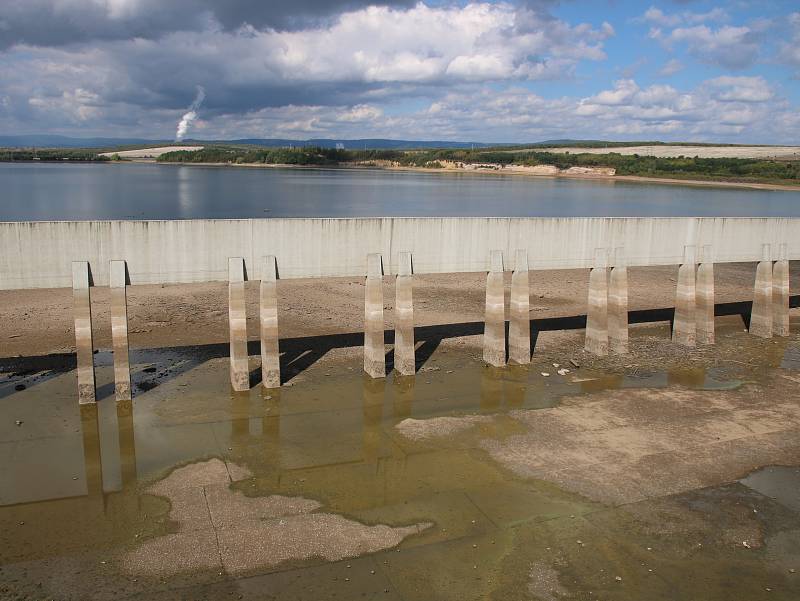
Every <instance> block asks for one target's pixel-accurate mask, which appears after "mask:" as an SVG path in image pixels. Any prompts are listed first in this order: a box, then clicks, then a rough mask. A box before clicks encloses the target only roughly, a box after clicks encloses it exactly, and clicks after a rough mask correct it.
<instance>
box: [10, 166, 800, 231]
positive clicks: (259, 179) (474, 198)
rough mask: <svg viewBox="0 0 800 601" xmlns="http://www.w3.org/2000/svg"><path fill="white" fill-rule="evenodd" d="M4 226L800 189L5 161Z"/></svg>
mask: <svg viewBox="0 0 800 601" xmlns="http://www.w3.org/2000/svg"><path fill="white" fill-rule="evenodd" d="M0 190H1V191H2V193H1V195H0V221H26V220H51V219H52V220H73V219H76V220H84V219H203V218H247V217H363V216H367V217H370V216H475V217H490V216H498V217H561V216H578V217H592V216H610V217H623V216H634V217H635V216H659V217H669V216H742V217H753V216H767V217H770V216H775V217H797V216H800V192H787V191H769V190H747V189H729V188H707V187H692V186H674V185H658V184H647V183H631V182H614V181H585V180H575V179H550V178H530V177H522V176H510V175H506V176H498V175H493V174H486V175H480V174H477V175H476V174H463V173H462V174H439V173H412V172H396V171H395V172H392V171H378V170H336V169H302V170H301V169H245V168H241V169H235V168H228V167H201V166H180V165H158V164H147V163H136V164H122V165H119V164H112V165H108V164H105V165H104V164H70V165H64V164H46V163H45V164H31V163H0Z"/></svg>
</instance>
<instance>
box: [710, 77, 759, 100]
mask: <svg viewBox="0 0 800 601" xmlns="http://www.w3.org/2000/svg"><path fill="white" fill-rule="evenodd" d="M706 83H707V84H708V86H709V87H710V88H711V90H712V92H711V93H712V95H713V96H714V98H716V99H717V100H722V101H726V102H765V101H767V100H770V99H771V98H772V97H773V93H772V90H771V89H770V87H769V84H768V83H767V81H766V80H765V79H764V78H763V77H761V76H758V77H733V76H730V75H726V76H723V77H717V78H714V79H710V80H708V81H707V82H706Z"/></svg>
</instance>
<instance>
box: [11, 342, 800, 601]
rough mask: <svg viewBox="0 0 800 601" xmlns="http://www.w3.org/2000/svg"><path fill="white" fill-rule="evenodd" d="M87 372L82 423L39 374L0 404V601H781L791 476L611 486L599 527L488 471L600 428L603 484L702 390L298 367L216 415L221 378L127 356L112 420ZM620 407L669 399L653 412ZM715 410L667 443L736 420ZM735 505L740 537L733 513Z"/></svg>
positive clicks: (690, 382) (566, 492) (789, 559)
mask: <svg viewBox="0 0 800 601" xmlns="http://www.w3.org/2000/svg"><path fill="white" fill-rule="evenodd" d="M107 359H108V358H107V357H105V356H102V357H100V361H99V367H98V370H97V377H98V383H99V387H100V390H101V394H100V396H101V398H102V400H101V401H100V402H98V403H97V405H96V406H83V407H79V406H78V405H77V403H76V400H75V390H74V387H75V381H74V373H73V372H69V371H66V372H63V371H62V372H59V371H58V370H53V371H52V373H50V374H49V375H48V377H40V378H38V379H35V380H30V381H28V385H27V387H26V389H25V390H22V391H14V392H12V393H9V394H7V395H6V396H5V398H3V399H2V401H0V473H2V478H0V583H1V584H0V597H3V596H6V597H10V598H15V597H14V595H17V598H22V599H25V598H32V599H33V598H41V597H45V596H52V595H57V596H58V598H69V599H86V598H97V599H111V598H115V599H116V598H125V597H128V596H132V597H135V598H146V599H173V598H174V599H184V598H191V599H201V598H208V599H217V598H227V597H228V595H235V596H236V597H238V596H239V595H241V598H245V599H272V598H279V599H291V598H297V599H327V598H348V599H349V598H362V597H364V598H380V599H409V600H410V599H425V600H430V599H459V600H462V599H487V598H492V599H697V598H703V599H710V600H711V599H732V598H737V597H735V596H734V597H732V596H730V591H731V590H734V589H735V588H736V586H735V581H736V579H737V578H738V576H737V574H747V575H748V583H747V586H746V587H745V589H742V590H747V592H748V595H750V596H747V597H739V598H747V599H758V598H761V596H762V595H769V596H765V597H764V598H770V599H776V598H777V599H797V598H800V587H799V585H798V580H797V578H796V577H794V576H793V573H791V572H789V569H800V565H797V566H796V567H795V568H792V567H791V566H794V565H795V563H796V562H797V560H798V551H797V546H796V545H797V543H798V539H797V533H798V532H800V530H798V528H800V524H798V522H799V521H800V516H798V514H797V511H800V507H798V503H800V502H799V501H798V499H797V497H796V491H797V490H798V485H800V482H798V480H797V477H798V474H797V470H796V468H792V470H794V471H792V470H789V471H788V472H783V471H780V470H779V471H764V472H757V473H754V474H752V475H751V476H749V477H748V478H745V479H742V480H741V484H740V485H737V486H738V487H739V488H736V489H730V488H724V487H710V488H703V487H702V486H700V485H695V484H692V483H689V484H687V483H685V482H681V481H680V479H678V480H676V482H671V483H670V485H672V486H673V489H674V490H675V491H690V490H692V489H695V488H701V489H703V490H706V491H710V492H705V493H702V492H676V493H671V494H666V493H665V494H660V493H659V494H656V492H655V489H651V488H648V487H647V485H648V483H647V482H645V481H643V480H642V479H639V480H636V478H633V480H636V482H635V484H636V486H637V487H638V488H637V491H638V492H639V493H641V496H643V498H642V499H638V498H637V499H638V500H637V501H635V502H631V503H628V504H626V503H622V504H619V505H618V506H617V504H614V503H612V504H609V503H607V502H605V503H604V502H601V500H598V499H594V500H593V495H592V490H591V486H592V485H591V483H589V484H587V486H590V488H588V489H587V490H588V492H584V490H583V489H580V488H578V489H577V490H578V491H579V492H580V493H581V494H578V493H577V492H576V489H574V488H572V489H571V488H570V485H565V486H561V485H560V484H559V481H558V477H561V475H564V474H566V477H570V476H571V472H570V470H574V469H576V468H575V467H574V465H571V464H570V461H572V460H571V459H570V458H569V456H564V457H561V458H558V457H553V458H547V459H543V461H544V462H545V463H544V464H543V468H542V469H543V470H544V471H543V472H542V474H543V477H531V476H530V475H528V476H526V475H525V474H524V473H520V472H519V471H518V470H516V469H515V468H514V465H515V464H514V462H513V461H506V458H507V457H509V456H512V455H513V453H515V452H516V451H515V450H514V449H517V448H522V449H526V450H525V451H524V453H523V454H525V453H527V456H528V457H529V456H530V449H531V448H534V449H535V452H536V453H541V452H544V451H545V450H547V449H548V448H553V449H554V448H557V447H555V446H551V445H550V441H549V440H548V439H547V438H546V435H547V431H546V429H544V426H545V425H546V424H545V422H547V420H548V419H556V418H557V419H564V420H567V422H553V423H554V424H556V425H558V426H561V425H563V424H564V423H568V420H570V419H573V418H575V419H577V418H580V420H579V421H575V422H574V424H578V426H576V427H578V430H576V431H583V430H585V429H590V430H595V431H597V432H603V433H605V432H606V430H608V432H609V434H608V435H607V436H606V435H605V434H603V436H600V437H598V438H595V439H591V441H590V439H589V438H585V439H580V440H583V441H587V442H585V444H587V445H589V448H588V449H584V450H585V451H586V455H587V456H588V457H589V459H591V458H592V455H593V454H594V458H595V460H597V461H600V460H601V459H602V461H601V463H603V464H606V463H608V460H607V459H606V456H605V455H602V453H609V452H612V451H613V452H617V451H616V450H615V448H614V446H613V445H614V444H616V440H617V439H616V438H614V437H613V436H611V433H618V432H619V433H623V434H624V433H625V432H629V433H630V436H636V435H637V433H640V431H639V430H636V429H635V428H637V427H639V426H640V425H641V424H643V423H645V422H647V421H649V420H651V419H655V420H656V421H657V420H658V419H662V420H669V419H672V417H671V415H672V414H671V413H670V412H671V411H678V412H680V411H681V410H682V409H681V408H682V407H687V406H689V405H693V404H694V403H695V401H694V398H695V397H691V398H690V397H680V396H678V397H675V398H673V397H671V396H669V395H670V394H672V392H671V391H674V390H679V391H685V390H689V391H694V392H691V394H697V395H700V396H698V397H697V398H698V399H701V400H702V399H706V398H711V397H706V396H702V395H710V394H716V393H719V394H738V392H737V391H736V390H735V389H737V388H738V387H739V386H741V382H738V381H733V380H726V379H724V378H723V377H722V375H721V373H720V372H717V371H715V370H711V371H706V370H703V369H687V370H679V371H674V372H667V373H664V372H650V373H632V374H630V375H625V376H617V375H613V376H612V375H607V374H601V373H591V372H589V371H587V370H585V369H577V368H575V367H574V366H567V367H569V369H570V371H569V373H565V374H564V375H558V374H557V369H558V368H553V369H552V370H550V371H551V372H552V373H551V374H550V375H549V376H547V377H545V376H542V375H541V373H540V371H541V370H540V369H538V368H537V369H534V368H530V369H529V368H528V367H508V368H505V369H492V368H485V367H483V366H481V365H480V364H479V363H477V362H476V361H475V360H474V359H472V358H471V357H469V356H468V355H467V354H466V353H458V352H449V353H440V354H439V355H438V356H437V357H436V358H435V359H432V360H430V361H428V363H427V364H426V366H425V367H424V368H423V369H422V370H421V371H420V372H419V373H418V374H417V375H416V377H412V378H408V377H405V378H403V377H398V378H393V377H389V378H387V379H386V380H385V381H384V380H379V381H375V380H370V379H368V378H365V377H363V376H362V374H361V373H360V368H359V366H358V365H355V364H351V363H347V364H346V365H344V366H342V365H339V366H338V367H336V368H333V367H331V366H329V365H327V364H324V363H322V364H320V365H317V366H314V367H313V368H312V369H310V370H308V372H306V373H301V374H300V375H299V376H298V377H296V378H295V379H293V380H292V381H291V382H290V384H291V385H289V386H285V387H283V388H281V389H279V390H271V391H264V390H261V389H260V388H259V387H255V388H253V389H252V390H251V391H250V392H249V393H242V394H233V393H230V392H229V390H228V383H227V360H226V359H224V358H223V359H218V358H205V359H202V360H201V359H198V358H197V357H191V356H187V355H176V354H175V353H170V352H167V353H163V354H159V353H158V352H155V351H151V352H149V353H143V354H140V355H137V356H135V357H134V369H133V372H134V383H135V385H137V384H138V386H137V388H136V391H137V394H136V397H135V400H134V401H133V403H115V402H114V400H113V398H112V392H111V391H110V390H109V388H108V387H109V384H110V382H111V379H112V378H113V375H112V373H111V367H110V361H108V360H107ZM559 367H563V366H559ZM15 377H16V376H15ZM8 381H9V382H11V380H8ZM15 381H18V380H15ZM637 390H641V391H645V390H661V391H665V392H669V394H667V395H666V396H663V397H658V399H660V400H657V403H656V404H657V408H656V409H655V410H654V409H653V407H648V406H646V403H645V405H644V406H643V405H642V404H641V402H640V401H638V400H636V399H638V398H639V397H637V396H636V395H635V394H633V393H635V391H637ZM626 391H632V394H633V396H630V399H632V400H628V399H629V396H628V392H626ZM615 394H621V395H622V396H621V397H614V395H615ZM686 394H689V393H686ZM604 395H605V396H604ZM584 397H585V398H584ZM676 398H677V400H675V399H676ZM719 398H722V397H719ZM719 398H718V397H713V399H715V400H713V402H712V401H709V402H708V404H707V406H706V405H702V406H701V405H700V404H698V405H697V406H693V407H692V411H694V413H691V415H688V416H680V417H681V418H682V419H685V421H684V422H681V424H683V423H685V424H687V428H688V427H689V425H690V424H691V420H693V419H701V418H706V417H708V416H712V417H713V416H716V415H717V414H718V413H719V412H721V411H723V410H724V411H730V412H731V415H734V413H733V412H734V411H738V410H739V409H738V408H736V407H734V408H732V409H731V408H730V407H728V405H726V403H728V401H727V400H725V399H727V398H728V397H724V399H723V400H722V401H720V400H719ZM565 399H569V402H565ZM576 399H577V400H576ZM594 399H597V400H596V401H595V400H594ZM687 399H688V400H687ZM602 403H605V404H602ZM614 403H617V404H616V405H615V404H614ZM620 403H623V405H620ZM624 403H627V404H624ZM654 407H656V406H655V405H654ZM554 408H558V409H557V412H556V413H553V411H554V410H555V409H554ZM609 408H611V409H613V410H614V411H618V412H619V413H608V411H610V410H611V409H609ZM653 410H654V413H652V414H651V413H648V412H650V411H653ZM604 411H605V413H603V412H604ZM637 412H639V413H637ZM540 415H541V416H543V417H542V419H541V420H539V418H538V417H537V416H540ZM653 415H655V418H653V417H652V416H653ZM602 416H606V417H602ZM620 416H622V417H624V418H625V420H626V421H625V423H623V422H622V421H619V420H621V419H622V417H620ZM692 416H696V418H695V417H692ZM724 417H725V419H728V414H725V416H724ZM598 419H599V421H598V422H597V423H594V421H597V420H598ZM437 420H438V421H437ZM587 420H588V421H587ZM592 420H594V421H592ZM604 420H605V421H606V423H604ZM617 422H619V423H617ZM569 423H572V422H569ZM665 423H666V422H665ZM714 423H715V424H716V422H714ZM725 423H728V422H725ZM764 423H766V422H764ZM770 423H771V422H770ZM612 425H613V426H614V429H613V432H612V429H610V426H612ZM765 427H766V426H765ZM537 428H541V429H540V430H537ZM626 429H627V430H626ZM420 432H422V434H419V433H420ZM539 432H541V434H539ZM566 432H567V433H566V434H565V435H564V436H563V438H564V439H566V440H568V441H569V440H573V441H578V440H579V439H578V438H577V437H576V436H575V435H573V434H570V433H569V432H570V431H569V430H567V431H566ZM731 432H733V430H730V429H727V430H726V429H724V428H721V429H718V430H715V433H716V436H717V438H718V439H719V440H720V444H723V443H724V442H725V440H726V438H725V437H726V436H733V434H731ZM670 435H671V436H676V435H677V432H676V433H675V434H670ZM681 435H682V436H685V437H688V436H691V435H693V433H692V432H683V433H682V434H681ZM736 435H737V436H741V434H740V433H738V432H737V433H736ZM648 436H649V434H648ZM553 440H555V439H553ZM680 440H681V441H683V440H689V439H688V438H686V439H684V438H682V439H680ZM589 441H590V442H589ZM520 444H522V445H523V446H522V447H518V446H515V445H520ZM581 444H584V443H583V442H581ZM648 444H655V443H654V442H653V441H652V440H649V441H648ZM524 445H533V446H528V447H526V446H524ZM770 448H772V449H773V450H774V446H773V447H770ZM645 451H646V452H647V453H651V452H653V449H645V450H642V451H641V452H642V453H644V452H645ZM629 452H631V453H639V452H640V450H639V449H638V447H637V448H634V449H633V450H632V451H630V449H629ZM666 452H667V451H666V450H665V451H664V454H666ZM698 453H699V452H698ZM510 454H511V455H510ZM696 454H697V453H696ZM610 456H611V455H608V457H610ZM540 457H544V456H543V455H542V456H540ZM638 457H639V455H635V456H633V455H632V456H630V457H627V459H626V458H625V457H622V456H620V457H618V459H619V460H620V461H623V460H630V461H634V460H636V461H639V459H638ZM642 457H644V455H643V456H642ZM648 457H649V455H648ZM559 461H562V462H564V464H563V465H561V464H560V463H559ZM576 461H577V460H576ZM587 461H588V460H587ZM586 465H587V466H589V465H591V463H586ZM654 465H655V464H654ZM544 468H547V469H549V470H551V471H552V470H555V471H558V477H557V475H556V474H555V472H554V473H553V475H552V476H551V474H550V473H549V472H548V471H547V470H546V469H544ZM556 468H558V469H557V470H556ZM537 469H539V467H537ZM768 469H769V470H778V468H768ZM586 471H587V473H592V472H594V473H595V474H600V477H603V476H602V472H601V471H598V469H597V468H589V467H587V468H586ZM544 476H547V477H544ZM567 479H568V478H567ZM565 482H566V480H565ZM570 483H571V484H574V482H572V481H571V480H570ZM660 483H661V484H664V482H660ZM664 485H665V484H664ZM665 486H666V485H665ZM570 490H572V492H570ZM648 491H650V492H648ZM626 494H627V493H626ZM692 495H694V496H692ZM703 495H705V496H703ZM792 495H794V496H792ZM651 496H652V497H654V499H652V500H651V499H650V498H649V497H651ZM656 497H657V498H656ZM665 499H667V500H666V501H665ZM747 503H749V504H750V505H748V506H747V507H748V508H749V509H750V510H751V513H752V509H755V510H756V513H754V514H753V515H755V516H756V518H753V516H751V515H750V514H749V513H743V514H741V515H739V513H737V511H739V510H738V509H736V507H740V508H741V507H743V506H744V505H743V504H747ZM751 505H752V507H751ZM704 512H705V513H704ZM704 514H708V515H706V516H705V517H703V516H704ZM709 516H711V517H709ZM713 516H716V517H713ZM720 516H722V517H720ZM737 516H738V517H737ZM745 518H746V519H745ZM664 520H666V522H664ZM715 520H717V521H716V522H715ZM737 520H739V522H737ZM753 520H756V521H753ZM758 520H760V521H758ZM764 522H768V523H764ZM736 523H740V525H741V524H743V525H744V527H745V530H746V531H747V533H748V536H750V537H751V538H752V540H753V541H754V542H753V544H752V545H750V546H751V548H750V549H746V548H745V547H742V545H741V544H740V543H741V541H736V540H734V538H736V537H738V532H739V531H738V530H735V528H734V525H735V524H736ZM681 524H684V527H681V526H680V525H681ZM715 524H716V526H715ZM728 531H731V532H732V533H729V534H730V536H728V535H720V532H728ZM753 533H756V534H753ZM732 537H733V538H732ZM739 538H741V537H739ZM653 549H655V551H653ZM790 564H791V565H790ZM701 567H702V569H701ZM687 574H693V575H694V576H693V577H696V578H697V580H696V582H694V583H693V582H692V581H691V580H690V579H688V580H687V577H686V575H687ZM767 588H769V589H770V591H769V592H767V591H766V589H767ZM236 597H234V598H236Z"/></svg>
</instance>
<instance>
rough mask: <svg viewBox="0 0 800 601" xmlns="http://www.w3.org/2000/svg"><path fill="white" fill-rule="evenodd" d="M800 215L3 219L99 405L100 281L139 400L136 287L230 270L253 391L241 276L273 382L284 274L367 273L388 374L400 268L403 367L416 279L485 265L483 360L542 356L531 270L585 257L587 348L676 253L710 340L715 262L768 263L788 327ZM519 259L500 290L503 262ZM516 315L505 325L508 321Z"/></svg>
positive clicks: (11, 271)
mask: <svg viewBox="0 0 800 601" xmlns="http://www.w3.org/2000/svg"><path fill="white" fill-rule="evenodd" d="M797 240H800V219H788V218H552V219H550V218H377V219H245V220H188V221H91V222H7V223H0V290H13V289H28V288H58V287H69V286H71V287H72V289H73V301H74V320H75V342H76V349H77V365H78V369H77V379H78V400H79V402H81V403H92V402H94V401H95V395H96V393H95V378H94V356H93V352H94V344H93V341H92V311H91V288H92V286H100V285H102V286H109V287H110V288H111V328H112V341H113V351H114V380H115V391H116V397H117V399H118V400H128V399H130V398H131V385H130V365H129V358H128V316H127V296H126V287H127V286H128V285H129V284H169V283H191V282H210V281H228V323H229V328H230V329H229V332H230V380H231V387H232V388H233V389H234V390H237V391H242V390H247V389H248V388H249V386H250V384H249V357H248V351H247V315H246V305H245V300H244V282H245V281H246V280H248V279H256V280H260V297H259V298H260V301H259V302H260V304H259V323H260V338H261V372H262V385H263V386H264V387H265V388H275V387H279V386H280V385H281V374H280V344H279V340H280V339H279V324H278V306H277V289H276V285H277V281H278V280H279V279H282V278H314V277H342V276H349V277H354V276H358V277H364V278H365V297H364V371H365V372H366V374H368V375H369V376H371V377H373V378H380V377H384V376H385V375H386V359H385V351H386V347H385V343H384V327H385V320H384V299H383V286H382V282H383V279H384V277H386V276H391V277H395V278H396V282H395V292H396V295H397V298H396V299H395V301H394V303H393V305H394V312H395V320H394V321H395V324H396V325H395V337H394V341H395V342H394V349H393V350H394V355H395V364H394V365H395V369H396V370H397V372H398V373H399V374H401V375H405V376H413V375H414V373H415V372H416V367H417V364H416V358H415V344H414V303H413V275H414V274H415V273H418V274H419V273H458V272H480V271H484V272H486V273H487V276H486V310H485V325H484V335H483V358H484V361H485V362H486V363H487V364H489V365H492V366H495V367H501V366H504V365H505V364H506V363H507V362H508V361H510V362H512V363H517V364H526V363H529V362H530V359H531V332H530V325H531V321H530V286H529V279H528V272H529V270H531V269H534V270H536V269H538V270H542V269H578V268H589V270H590V271H589V294H588V298H587V314H586V342H585V349H586V351H588V352H591V353H594V354H598V355H605V354H607V353H609V352H610V353H620V354H625V353H627V352H628V277H627V268H628V267H629V266H651V265H679V266H680V268H679V271H678V281H677V285H676V292H675V315H674V320H673V331H672V339H673V341H674V342H676V343H677V344H681V345H685V346H689V347H691V346H695V345H697V344H713V343H714V264H715V263H720V262H758V267H757V271H756V280H755V283H754V288H753V305H752V312H751V316H750V332H751V333H752V334H754V335H757V336H761V337H771V336H772V335H773V334H775V335H779V336H787V335H788V334H789V259H790V258H800V257H798V256H797V253H798V250H797V249H798V247H800V244H798V243H796V242H795V241H797ZM507 270H512V271H513V274H512V280H511V297H510V303H509V305H508V306H507V305H506V302H505V292H504V280H503V272H504V271H507ZM507 316H509V319H508V321H509V327H508V329H506V317H507Z"/></svg>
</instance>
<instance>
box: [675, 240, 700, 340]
mask: <svg viewBox="0 0 800 601" xmlns="http://www.w3.org/2000/svg"><path fill="white" fill-rule="evenodd" d="M696 277H697V263H696V259H695V248H694V246H684V247H683V263H682V264H681V266H680V267H679V268H678V285H677V292H676V294H675V317H674V319H673V320H672V341H673V342H676V343H678V344H682V345H683V346H695V344H696V341H697V328H696V325H695V308H696V298H695V297H696V292H697V285H696Z"/></svg>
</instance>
